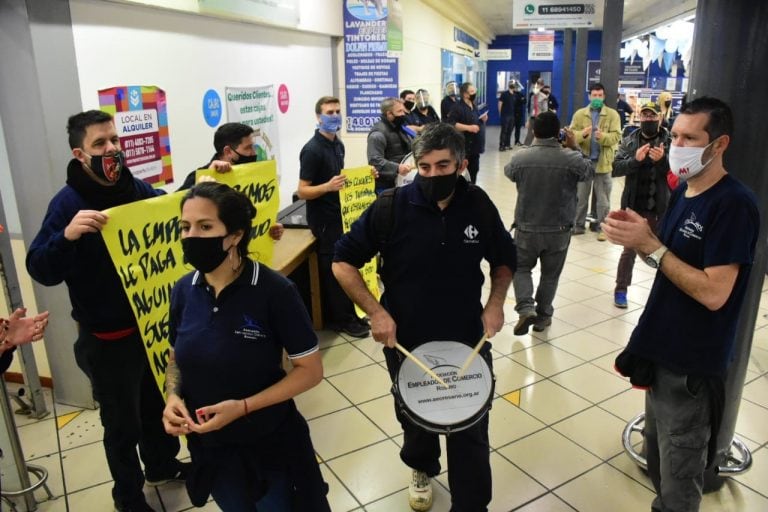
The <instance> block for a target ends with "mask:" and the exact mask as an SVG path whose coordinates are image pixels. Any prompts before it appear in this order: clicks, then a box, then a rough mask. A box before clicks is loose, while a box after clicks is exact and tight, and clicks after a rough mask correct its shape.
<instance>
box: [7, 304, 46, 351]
mask: <svg viewBox="0 0 768 512" xmlns="http://www.w3.org/2000/svg"><path fill="white" fill-rule="evenodd" d="M26 314H27V308H18V309H17V310H16V311H14V312H13V313H11V316H10V317H9V318H8V320H6V321H4V322H3V335H2V341H3V342H4V343H7V344H9V345H22V344H24V343H30V342H32V341H37V340H39V339H42V337H43V334H44V333H45V328H46V327H47V326H48V312H47V311H45V312H43V313H40V314H38V315H35V316H32V317H26Z"/></svg>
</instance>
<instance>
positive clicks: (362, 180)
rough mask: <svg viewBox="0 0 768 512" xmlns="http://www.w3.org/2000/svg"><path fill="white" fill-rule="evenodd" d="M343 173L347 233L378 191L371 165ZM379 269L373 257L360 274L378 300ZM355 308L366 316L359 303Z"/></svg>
mask: <svg viewBox="0 0 768 512" xmlns="http://www.w3.org/2000/svg"><path fill="white" fill-rule="evenodd" d="M341 174H342V175H344V176H346V177H347V181H346V183H345V184H344V188H342V189H341V190H339V202H340V204H341V222H342V226H343V228H344V232H345V233H346V232H347V231H349V229H350V227H352V224H353V223H354V222H355V221H356V220H357V219H358V218H359V217H360V215H362V213H363V212H364V211H365V209H366V208H368V207H369V206H370V205H371V204H372V203H373V202H374V201H375V200H376V192H375V190H374V179H373V175H372V174H371V167H370V166H365V167H356V168H354V169H342V170H341ZM377 271H378V269H377V268H376V258H373V259H372V260H371V261H369V262H368V263H366V264H365V265H363V268H361V269H360V275H362V276H363V281H365V286H366V287H367V288H368V291H370V292H371V295H373V296H374V297H376V300H378V299H379V298H380V297H381V293H380V292H379V280H378V277H377ZM355 309H356V310H357V314H358V316H361V317H362V316H365V312H364V311H363V310H361V309H360V308H359V307H357V305H355Z"/></svg>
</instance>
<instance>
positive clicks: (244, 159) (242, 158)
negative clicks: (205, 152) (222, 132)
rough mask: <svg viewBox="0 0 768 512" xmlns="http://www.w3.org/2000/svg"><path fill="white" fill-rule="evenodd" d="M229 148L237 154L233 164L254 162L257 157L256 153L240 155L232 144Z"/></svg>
mask: <svg viewBox="0 0 768 512" xmlns="http://www.w3.org/2000/svg"><path fill="white" fill-rule="evenodd" d="M230 148H231V149H232V151H234V152H235V154H236V155H237V162H234V163H233V165H241V164H250V163H251V162H256V161H257V160H258V159H259V157H258V156H257V155H241V154H240V153H238V152H237V150H236V149H235V148H233V147H232V146H230Z"/></svg>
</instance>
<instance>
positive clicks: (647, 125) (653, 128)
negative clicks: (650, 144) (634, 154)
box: [640, 121, 659, 139]
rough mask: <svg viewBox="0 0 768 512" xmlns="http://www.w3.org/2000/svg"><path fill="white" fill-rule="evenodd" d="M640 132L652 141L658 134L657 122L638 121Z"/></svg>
mask: <svg viewBox="0 0 768 512" xmlns="http://www.w3.org/2000/svg"><path fill="white" fill-rule="evenodd" d="M640 131H641V132H642V134H643V136H645V138H647V139H652V138H653V137H655V136H656V135H657V134H658V133H659V122H658V121H640Z"/></svg>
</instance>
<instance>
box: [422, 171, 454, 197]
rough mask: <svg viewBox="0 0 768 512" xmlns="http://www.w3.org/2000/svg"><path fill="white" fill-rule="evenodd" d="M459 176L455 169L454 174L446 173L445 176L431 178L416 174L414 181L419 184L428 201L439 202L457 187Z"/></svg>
mask: <svg viewBox="0 0 768 512" xmlns="http://www.w3.org/2000/svg"><path fill="white" fill-rule="evenodd" d="M458 178H459V173H458V172H457V171H454V172H453V173H452V174H446V175H444V176H431V177H429V178H427V177H425V176H422V175H421V174H416V177H415V178H414V180H413V181H414V182H416V183H417V184H418V185H419V188H420V189H421V193H422V194H424V197H426V198H427V200H428V201H431V202H433V203H437V202H438V201H442V200H443V199H446V198H448V196H450V195H451V194H452V193H453V191H454V190H455V189H456V181H457V180H458Z"/></svg>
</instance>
